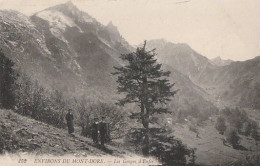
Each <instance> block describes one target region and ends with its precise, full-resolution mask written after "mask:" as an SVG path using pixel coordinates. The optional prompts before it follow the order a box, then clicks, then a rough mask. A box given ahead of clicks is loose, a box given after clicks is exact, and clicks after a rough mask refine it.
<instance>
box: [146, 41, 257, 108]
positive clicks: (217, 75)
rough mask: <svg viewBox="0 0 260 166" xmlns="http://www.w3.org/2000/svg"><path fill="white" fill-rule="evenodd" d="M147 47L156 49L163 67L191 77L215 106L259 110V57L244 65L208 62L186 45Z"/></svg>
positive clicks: (151, 43) (158, 43) (154, 44)
mask: <svg viewBox="0 0 260 166" xmlns="http://www.w3.org/2000/svg"><path fill="white" fill-rule="evenodd" d="M147 46H148V47H149V48H150V49H153V48H156V51H157V53H158V55H157V58H158V60H159V61H160V62H161V63H163V64H166V65H168V66H170V67H172V68H173V69H175V70H177V71H179V72H180V73H182V74H184V75H185V76H187V77H189V78H190V80H191V81H192V82H193V83H194V84H196V85H197V86H198V87H200V88H202V89H203V90H205V91H206V93H208V94H210V95H211V96H212V97H213V100H212V102H214V103H215V105H219V106H220V107H222V108H223V107H225V106H231V107H235V106H240V107H247V108H258V109H259V108H260V105H259V103H260V102H259V101H260V97H259V96H260V91H259V85H260V80H259V79H260V78H259V75H260V66H259V57H256V58H254V59H251V60H247V61H243V62H233V61H231V60H222V59H221V58H220V57H218V58H215V59H213V60H209V59H207V58H206V57H204V56H202V55H200V54H198V53H197V52H196V51H194V50H193V49H191V48H190V47H189V46H188V45H187V44H174V43H171V42H167V41H166V40H163V39H156V40H151V41H148V42H147ZM205 99H206V98H205Z"/></svg>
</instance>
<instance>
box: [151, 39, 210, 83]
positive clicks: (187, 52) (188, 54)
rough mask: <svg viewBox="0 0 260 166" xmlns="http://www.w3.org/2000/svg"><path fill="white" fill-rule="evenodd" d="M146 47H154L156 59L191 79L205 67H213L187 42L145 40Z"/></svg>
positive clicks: (205, 68)
mask: <svg viewBox="0 0 260 166" xmlns="http://www.w3.org/2000/svg"><path fill="white" fill-rule="evenodd" d="M147 47H148V48H150V49H153V48H156V52H157V53H158V56H157V58H158V60H159V61H160V62H161V63H163V64H167V65H169V66H172V67H173V68H174V69H177V70H178V71H179V72H181V73H182V74H184V75H186V76H188V77H189V78H191V79H195V78H196V77H198V76H199V75H200V73H201V72H203V71H204V70H207V68H215V66H213V65H212V64H211V63H210V61H209V60H208V59H207V58H206V57H204V56H202V55H200V54H199V53H197V52H196V51H194V50H193V49H192V48H191V47H190V46H188V45H187V44H182V43H178V44H174V43H171V42H167V41H166V40H163V39H155V40H151V41H147Z"/></svg>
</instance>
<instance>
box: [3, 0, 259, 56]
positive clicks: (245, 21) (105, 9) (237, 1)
mask: <svg viewBox="0 0 260 166" xmlns="http://www.w3.org/2000/svg"><path fill="white" fill-rule="evenodd" d="M71 1H72V2H73V3H74V4H75V5H76V6H77V7H78V8H79V9H80V10H82V11H85V12H87V13H88V14H90V15H91V16H92V17H94V18H96V19H97V20H98V21H99V22H101V23H102V24H104V25H106V24H107V23H108V22H110V21H112V22H113V24H114V25H115V26H117V27H118V30H119V31H120V33H121V34H122V36H123V37H124V38H125V39H126V40H127V41H128V42H129V43H130V44H132V45H137V44H140V43H142V42H143V41H144V40H151V39H162V38H163V39H166V40H167V41H170V42H173V43H187V44H188V45H190V46H191V47H192V48H193V49H194V50H195V51H197V52H198V53H200V54H202V55H204V56H206V57H208V58H214V57H217V56H220V57H221V58H222V59H232V60H236V61H243V60H247V59H251V58H254V57H255V56H259V55H260V19H259V16H260V0H71ZM65 2H67V0H0V9H13V10H17V11H19V12H22V13H24V14H26V15H28V16H29V15H32V14H33V13H35V12H37V11H40V10H43V9H45V8H47V7H50V6H53V5H57V4H61V3H65Z"/></svg>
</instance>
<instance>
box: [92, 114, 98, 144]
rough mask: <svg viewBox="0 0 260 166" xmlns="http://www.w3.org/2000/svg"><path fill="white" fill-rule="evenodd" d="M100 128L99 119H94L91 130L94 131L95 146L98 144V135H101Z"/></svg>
mask: <svg viewBox="0 0 260 166" xmlns="http://www.w3.org/2000/svg"><path fill="white" fill-rule="evenodd" d="M98 127H99V123H98V118H94V122H93V124H92V126H91V130H92V139H93V142H94V143H95V144H98V133H99V130H98Z"/></svg>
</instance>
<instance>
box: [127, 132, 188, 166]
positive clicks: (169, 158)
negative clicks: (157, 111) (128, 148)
mask: <svg viewBox="0 0 260 166" xmlns="http://www.w3.org/2000/svg"><path fill="white" fill-rule="evenodd" d="M143 133H144V131H143V129H142V128H134V129H131V130H130V132H129V133H128V135H127V137H126V139H125V141H126V142H127V143H130V145H132V146H134V147H135V149H136V152H139V153H140V152H141V147H142V142H143V141H144V140H143ZM150 136H151V137H150V144H149V147H150V151H149V154H150V155H152V156H154V157H156V158H157V159H158V160H159V161H160V162H162V164H163V165H186V164H187V160H186V157H187V156H190V154H191V150H190V149H189V148H187V146H186V145H184V144H183V143H182V142H181V141H180V140H177V139H175V138H174V137H173V136H171V134H170V133H169V132H168V131H167V130H166V129H164V128H151V129H150Z"/></svg>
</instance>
